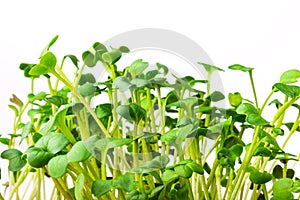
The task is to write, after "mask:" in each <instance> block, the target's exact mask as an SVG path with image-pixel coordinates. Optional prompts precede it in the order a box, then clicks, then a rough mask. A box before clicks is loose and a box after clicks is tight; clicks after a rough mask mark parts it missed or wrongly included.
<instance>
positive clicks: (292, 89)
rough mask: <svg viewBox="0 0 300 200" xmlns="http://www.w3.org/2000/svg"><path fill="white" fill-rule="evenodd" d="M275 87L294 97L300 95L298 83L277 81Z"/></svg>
mask: <svg viewBox="0 0 300 200" xmlns="http://www.w3.org/2000/svg"><path fill="white" fill-rule="evenodd" d="M274 87H275V88H277V89H278V90H279V91H281V92H282V93H284V94H285V95H287V96H288V97H290V98H292V99H294V98H296V97H297V96H299V95H300V87H299V86H296V85H285V84H282V83H276V84H275V85H274Z"/></svg>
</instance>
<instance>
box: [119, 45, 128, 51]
mask: <svg viewBox="0 0 300 200" xmlns="http://www.w3.org/2000/svg"><path fill="white" fill-rule="evenodd" d="M119 51H121V52H122V53H129V52H130V49H129V48H128V47H126V46H120V47H119Z"/></svg>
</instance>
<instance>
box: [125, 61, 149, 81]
mask: <svg viewBox="0 0 300 200" xmlns="http://www.w3.org/2000/svg"><path fill="white" fill-rule="evenodd" d="M148 66H149V63H147V62H143V60H142V59H138V60H136V61H134V62H133V63H132V64H131V65H130V66H128V67H127V69H128V72H130V73H131V74H132V76H133V77H134V78H135V77H136V76H138V75H140V74H142V73H143V71H144V70H145V69H146V68H147V67H148Z"/></svg>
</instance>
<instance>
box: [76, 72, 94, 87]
mask: <svg viewBox="0 0 300 200" xmlns="http://www.w3.org/2000/svg"><path fill="white" fill-rule="evenodd" d="M85 83H96V79H95V77H94V75H93V74H91V73H87V74H82V75H81V77H80V80H79V83H78V84H79V85H83V84H85Z"/></svg>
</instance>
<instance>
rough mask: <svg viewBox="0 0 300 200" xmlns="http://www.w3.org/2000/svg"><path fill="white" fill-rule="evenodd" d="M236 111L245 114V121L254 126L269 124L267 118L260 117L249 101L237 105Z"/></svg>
mask: <svg viewBox="0 0 300 200" xmlns="http://www.w3.org/2000/svg"><path fill="white" fill-rule="evenodd" d="M236 112H237V113H238V114H244V115H246V116H247V117H246V121H247V122H248V123H249V124H252V125H256V126H263V125H267V124H269V122H268V121H267V120H265V119H264V118H262V117H261V116H260V114H259V113H258V111H257V110H256V108H255V107H254V106H253V105H252V104H250V103H243V104H241V105H239V107H238V108H237V110H236Z"/></svg>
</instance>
